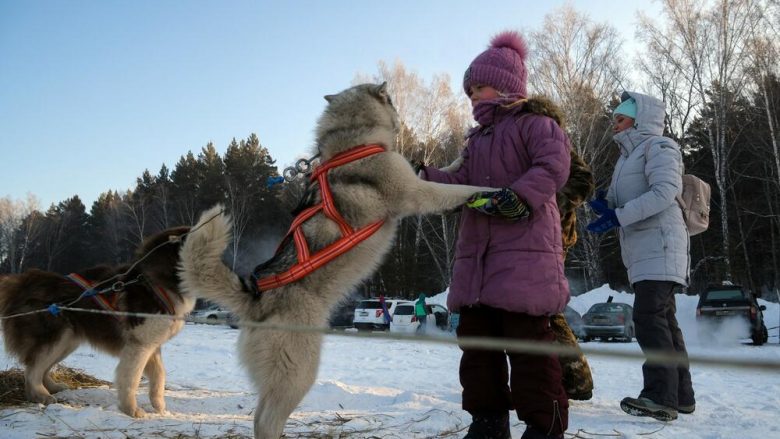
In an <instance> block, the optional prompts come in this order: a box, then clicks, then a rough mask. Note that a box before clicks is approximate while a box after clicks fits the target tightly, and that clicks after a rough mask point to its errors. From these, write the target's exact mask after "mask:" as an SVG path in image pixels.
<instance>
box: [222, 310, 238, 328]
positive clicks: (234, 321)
mask: <svg viewBox="0 0 780 439" xmlns="http://www.w3.org/2000/svg"><path fill="white" fill-rule="evenodd" d="M225 323H227V325H228V326H230V327H231V328H233V329H238V315H237V314H235V313H232V312H231V313H228V315H227V318H226V319H225Z"/></svg>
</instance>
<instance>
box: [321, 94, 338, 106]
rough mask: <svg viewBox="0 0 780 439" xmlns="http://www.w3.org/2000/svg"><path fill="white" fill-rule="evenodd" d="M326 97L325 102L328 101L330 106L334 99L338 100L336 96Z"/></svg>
mask: <svg viewBox="0 0 780 439" xmlns="http://www.w3.org/2000/svg"><path fill="white" fill-rule="evenodd" d="M324 97H325V100H326V101H328V103H329V104H330V103H331V102H333V100H334V99H336V95H325V96H324Z"/></svg>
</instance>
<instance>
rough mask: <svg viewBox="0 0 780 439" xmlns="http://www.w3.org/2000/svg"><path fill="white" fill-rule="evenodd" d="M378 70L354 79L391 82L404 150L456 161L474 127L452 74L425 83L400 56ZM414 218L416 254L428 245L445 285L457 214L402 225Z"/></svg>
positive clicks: (415, 156) (431, 160) (436, 162)
mask: <svg viewBox="0 0 780 439" xmlns="http://www.w3.org/2000/svg"><path fill="white" fill-rule="evenodd" d="M378 70H379V72H378V74H376V75H374V76H373V77H367V76H365V75H358V77H357V78H356V79H355V81H354V82H364V81H367V80H368V81H373V82H382V81H387V84H388V90H389V93H390V95H391V96H392V99H393V104H394V106H395V107H396V110H397V111H398V116H399V119H400V122H401V126H402V130H401V134H400V136H399V138H398V145H399V149H400V152H401V154H402V155H404V156H405V157H406V158H407V159H409V160H410V161H419V162H422V163H426V164H428V165H431V166H436V167H442V166H444V165H446V164H448V163H450V162H452V161H453V160H455V159H456V158H457V157H458V156H459V155H460V151H461V149H462V148H463V146H464V141H463V136H464V135H465V133H466V130H467V129H468V128H469V126H470V122H469V121H470V120H471V110H470V105H469V102H468V100H467V99H466V97H465V95H464V94H461V93H459V90H456V91H455V92H453V90H452V88H451V87H450V77H449V76H448V75H446V74H444V75H435V76H434V77H433V78H431V80H430V82H428V83H427V84H426V83H425V81H424V80H423V79H422V78H420V77H419V75H417V74H416V73H415V72H410V71H409V70H407V68H406V67H405V66H404V65H403V63H401V62H400V61H397V62H395V63H394V64H393V65H392V66H390V65H388V64H387V63H385V62H380V63H379V66H378ZM410 223H411V224H412V226H413V227H414V231H413V233H414V239H413V246H414V248H413V249H412V252H411V253H412V254H413V258H414V259H415V260H416V259H418V258H419V257H420V250H421V249H423V246H425V248H427V249H428V251H429V253H430V254H432V255H433V262H434V265H435V266H436V269H437V271H438V275H439V277H440V279H441V281H442V284H444V285H446V284H448V283H449V277H450V269H451V267H452V261H453V257H454V245H455V238H456V237H455V230H456V229H457V217H456V216H454V215H452V214H442V215H430V216H424V217H423V216H418V217H416V218H412V219H407V220H405V221H404V224H410ZM402 233H403V231H402V232H401V234H402ZM399 236H400V234H399ZM401 245H404V244H403V242H402V240H401V239H398V240H396V246H401ZM397 250H399V251H402V250H403V249H400V248H398V249H397Z"/></svg>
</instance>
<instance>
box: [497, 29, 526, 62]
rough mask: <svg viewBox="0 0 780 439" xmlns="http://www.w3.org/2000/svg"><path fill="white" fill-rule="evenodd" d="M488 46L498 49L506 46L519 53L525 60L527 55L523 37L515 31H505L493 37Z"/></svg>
mask: <svg viewBox="0 0 780 439" xmlns="http://www.w3.org/2000/svg"><path fill="white" fill-rule="evenodd" d="M490 47H493V48H496V49H500V48H502V47H508V48H510V49H513V50H514V51H515V52H517V54H518V55H520V58H521V59H522V60H523V61H525V59H526V57H527V55H528V46H526V44H525V40H524V39H523V37H522V36H521V35H520V34H519V33H517V32H515V31H505V32H501V33H500V34H498V35H496V36H494V37H493V39H492V40H490Z"/></svg>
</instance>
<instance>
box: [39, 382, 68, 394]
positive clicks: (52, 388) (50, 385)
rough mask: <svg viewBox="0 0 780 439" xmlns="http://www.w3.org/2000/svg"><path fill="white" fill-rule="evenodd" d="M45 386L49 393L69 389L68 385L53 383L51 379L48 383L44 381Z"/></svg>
mask: <svg viewBox="0 0 780 439" xmlns="http://www.w3.org/2000/svg"><path fill="white" fill-rule="evenodd" d="M45 386H46V390H48V391H49V393H59V392H62V391H63V390H68V389H70V387H68V386H67V385H65V384H61V383H55V382H53V381H52V382H49V383H45Z"/></svg>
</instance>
